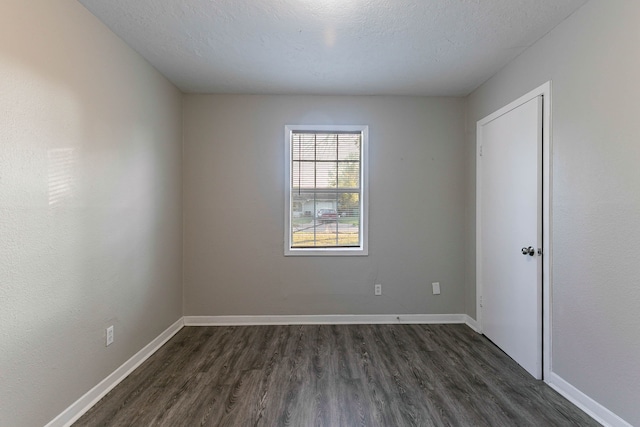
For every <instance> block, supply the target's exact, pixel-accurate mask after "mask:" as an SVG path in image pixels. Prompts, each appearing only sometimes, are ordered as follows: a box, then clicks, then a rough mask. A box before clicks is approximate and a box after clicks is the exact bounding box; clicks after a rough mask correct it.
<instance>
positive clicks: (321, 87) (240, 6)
mask: <svg viewBox="0 0 640 427" xmlns="http://www.w3.org/2000/svg"><path fill="white" fill-rule="evenodd" d="M79 1H80V3H82V4H83V5H85V6H86V7H87V8H88V9H89V10H90V11H91V12H92V13H93V14H94V15H96V16H97V17H98V18H99V19H100V20H102V21H103V22H104V23H105V24H106V25H107V26H109V28H111V29H112V30H113V31H114V32H115V33H116V34H118V35H119V36H120V37H121V38H122V39H124V40H125V41H126V42H127V43H128V44H129V45H130V46H132V47H133V48H134V49H135V50H136V51H138V52H139V53H140V54H141V55H142V56H144V57H145V58H146V59H147V60H148V61H149V62H150V63H151V64H153V66H155V67H156V68H157V69H158V70H159V71H160V72H161V73H162V74H164V75H165V76H166V77H167V78H168V79H169V80H171V81H172V82H173V83H174V84H176V85H177V86H178V87H179V88H180V89H181V90H183V91H185V92H195V93H255V94H267V93H269V94H273V93H276V94H293V93H301V94H402V95H432V96H445V95H467V94H468V93H469V92H471V91H472V90H473V89H475V88H476V87H478V86H479V85H480V84H482V83H483V82H484V81H485V80H487V79H488V78H489V77H491V75H493V74H494V73H495V72H496V71H498V70H499V69H500V68H502V67H503V66H504V65H505V64H507V63H508V62H509V61H510V60H512V59H513V58H515V57H516V56H517V55H518V54H520V53H521V52H522V51H523V50H524V49H525V48H527V47H528V46H530V45H531V44H533V43H534V42H535V41H536V40H538V39H539V38H540V37H542V36H543V35H544V34H546V33H547V32H548V31H549V30H551V29H552V28H554V27H555V26H556V25H558V24H559V23H560V22H561V21H563V20H564V19H565V18H566V17H567V16H569V15H570V14H571V13H573V12H574V11H575V10H576V9H578V8H579V7H580V6H581V5H582V4H584V3H585V2H586V0H179V1H178V0H108V1H106V0H79Z"/></svg>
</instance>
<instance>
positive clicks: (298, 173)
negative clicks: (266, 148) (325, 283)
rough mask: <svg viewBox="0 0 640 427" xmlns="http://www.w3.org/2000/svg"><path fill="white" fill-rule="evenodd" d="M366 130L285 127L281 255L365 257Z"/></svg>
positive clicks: (347, 127)
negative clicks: (284, 181) (283, 247)
mask: <svg viewBox="0 0 640 427" xmlns="http://www.w3.org/2000/svg"><path fill="white" fill-rule="evenodd" d="M367 139H368V127H367V126H286V127H285V140H286V149H285V153H286V154H285V165H286V174H285V179H286V187H285V188H286V196H285V255H367V253H368V252H367V250H368V249H367V168H368V165H367V145H368V141H367Z"/></svg>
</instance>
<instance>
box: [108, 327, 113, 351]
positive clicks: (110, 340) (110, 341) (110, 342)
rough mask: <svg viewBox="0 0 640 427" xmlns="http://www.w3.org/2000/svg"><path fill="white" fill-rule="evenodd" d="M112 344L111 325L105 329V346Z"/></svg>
mask: <svg viewBox="0 0 640 427" xmlns="http://www.w3.org/2000/svg"><path fill="white" fill-rule="evenodd" d="M111 344H113V325H111V326H109V327H108V328H107V346H110V345H111Z"/></svg>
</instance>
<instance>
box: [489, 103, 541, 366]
mask: <svg viewBox="0 0 640 427" xmlns="http://www.w3.org/2000/svg"><path fill="white" fill-rule="evenodd" d="M542 105H543V102H542V96H537V97H535V98H533V99H531V100H529V101H527V102H525V103H523V104H521V105H519V106H517V107H515V108H513V109H512V110H510V111H508V112H506V113H505V114H502V115H500V116H499V117H497V118H495V119H493V120H491V121H488V122H487V123H483V124H479V126H478V137H479V144H480V146H481V147H480V153H479V154H480V157H479V161H478V166H479V179H480V182H479V186H480V188H479V192H478V195H479V201H478V204H479V206H478V207H479V214H480V219H479V226H480V232H479V234H478V236H479V237H478V239H479V242H478V250H479V258H478V259H479V261H480V264H481V268H480V271H481V278H480V280H481V292H482V293H481V300H480V301H481V302H480V307H481V310H482V312H481V317H480V318H481V327H482V331H483V333H484V334H485V335H486V336H487V337H488V338H489V339H490V340H491V341H493V342H494V343H495V344H496V345H497V346H498V347H500V348H501V349H502V350H503V351H504V352H505V353H507V354H508V355H509V356H511V357H512V358H513V359H514V360H515V361H516V362H518V363H519V364H520V365H521V366H522V367H523V368H524V369H526V370H527V371H528V372H529V373H530V374H531V375H533V376H534V377H535V378H537V379H541V378H542V256H541V253H539V249H540V250H541V248H542V247H543V246H542Z"/></svg>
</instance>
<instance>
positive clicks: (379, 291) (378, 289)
mask: <svg viewBox="0 0 640 427" xmlns="http://www.w3.org/2000/svg"><path fill="white" fill-rule="evenodd" d="M374 291H375V294H376V295H378V296H380V295H382V285H375V287H374Z"/></svg>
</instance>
